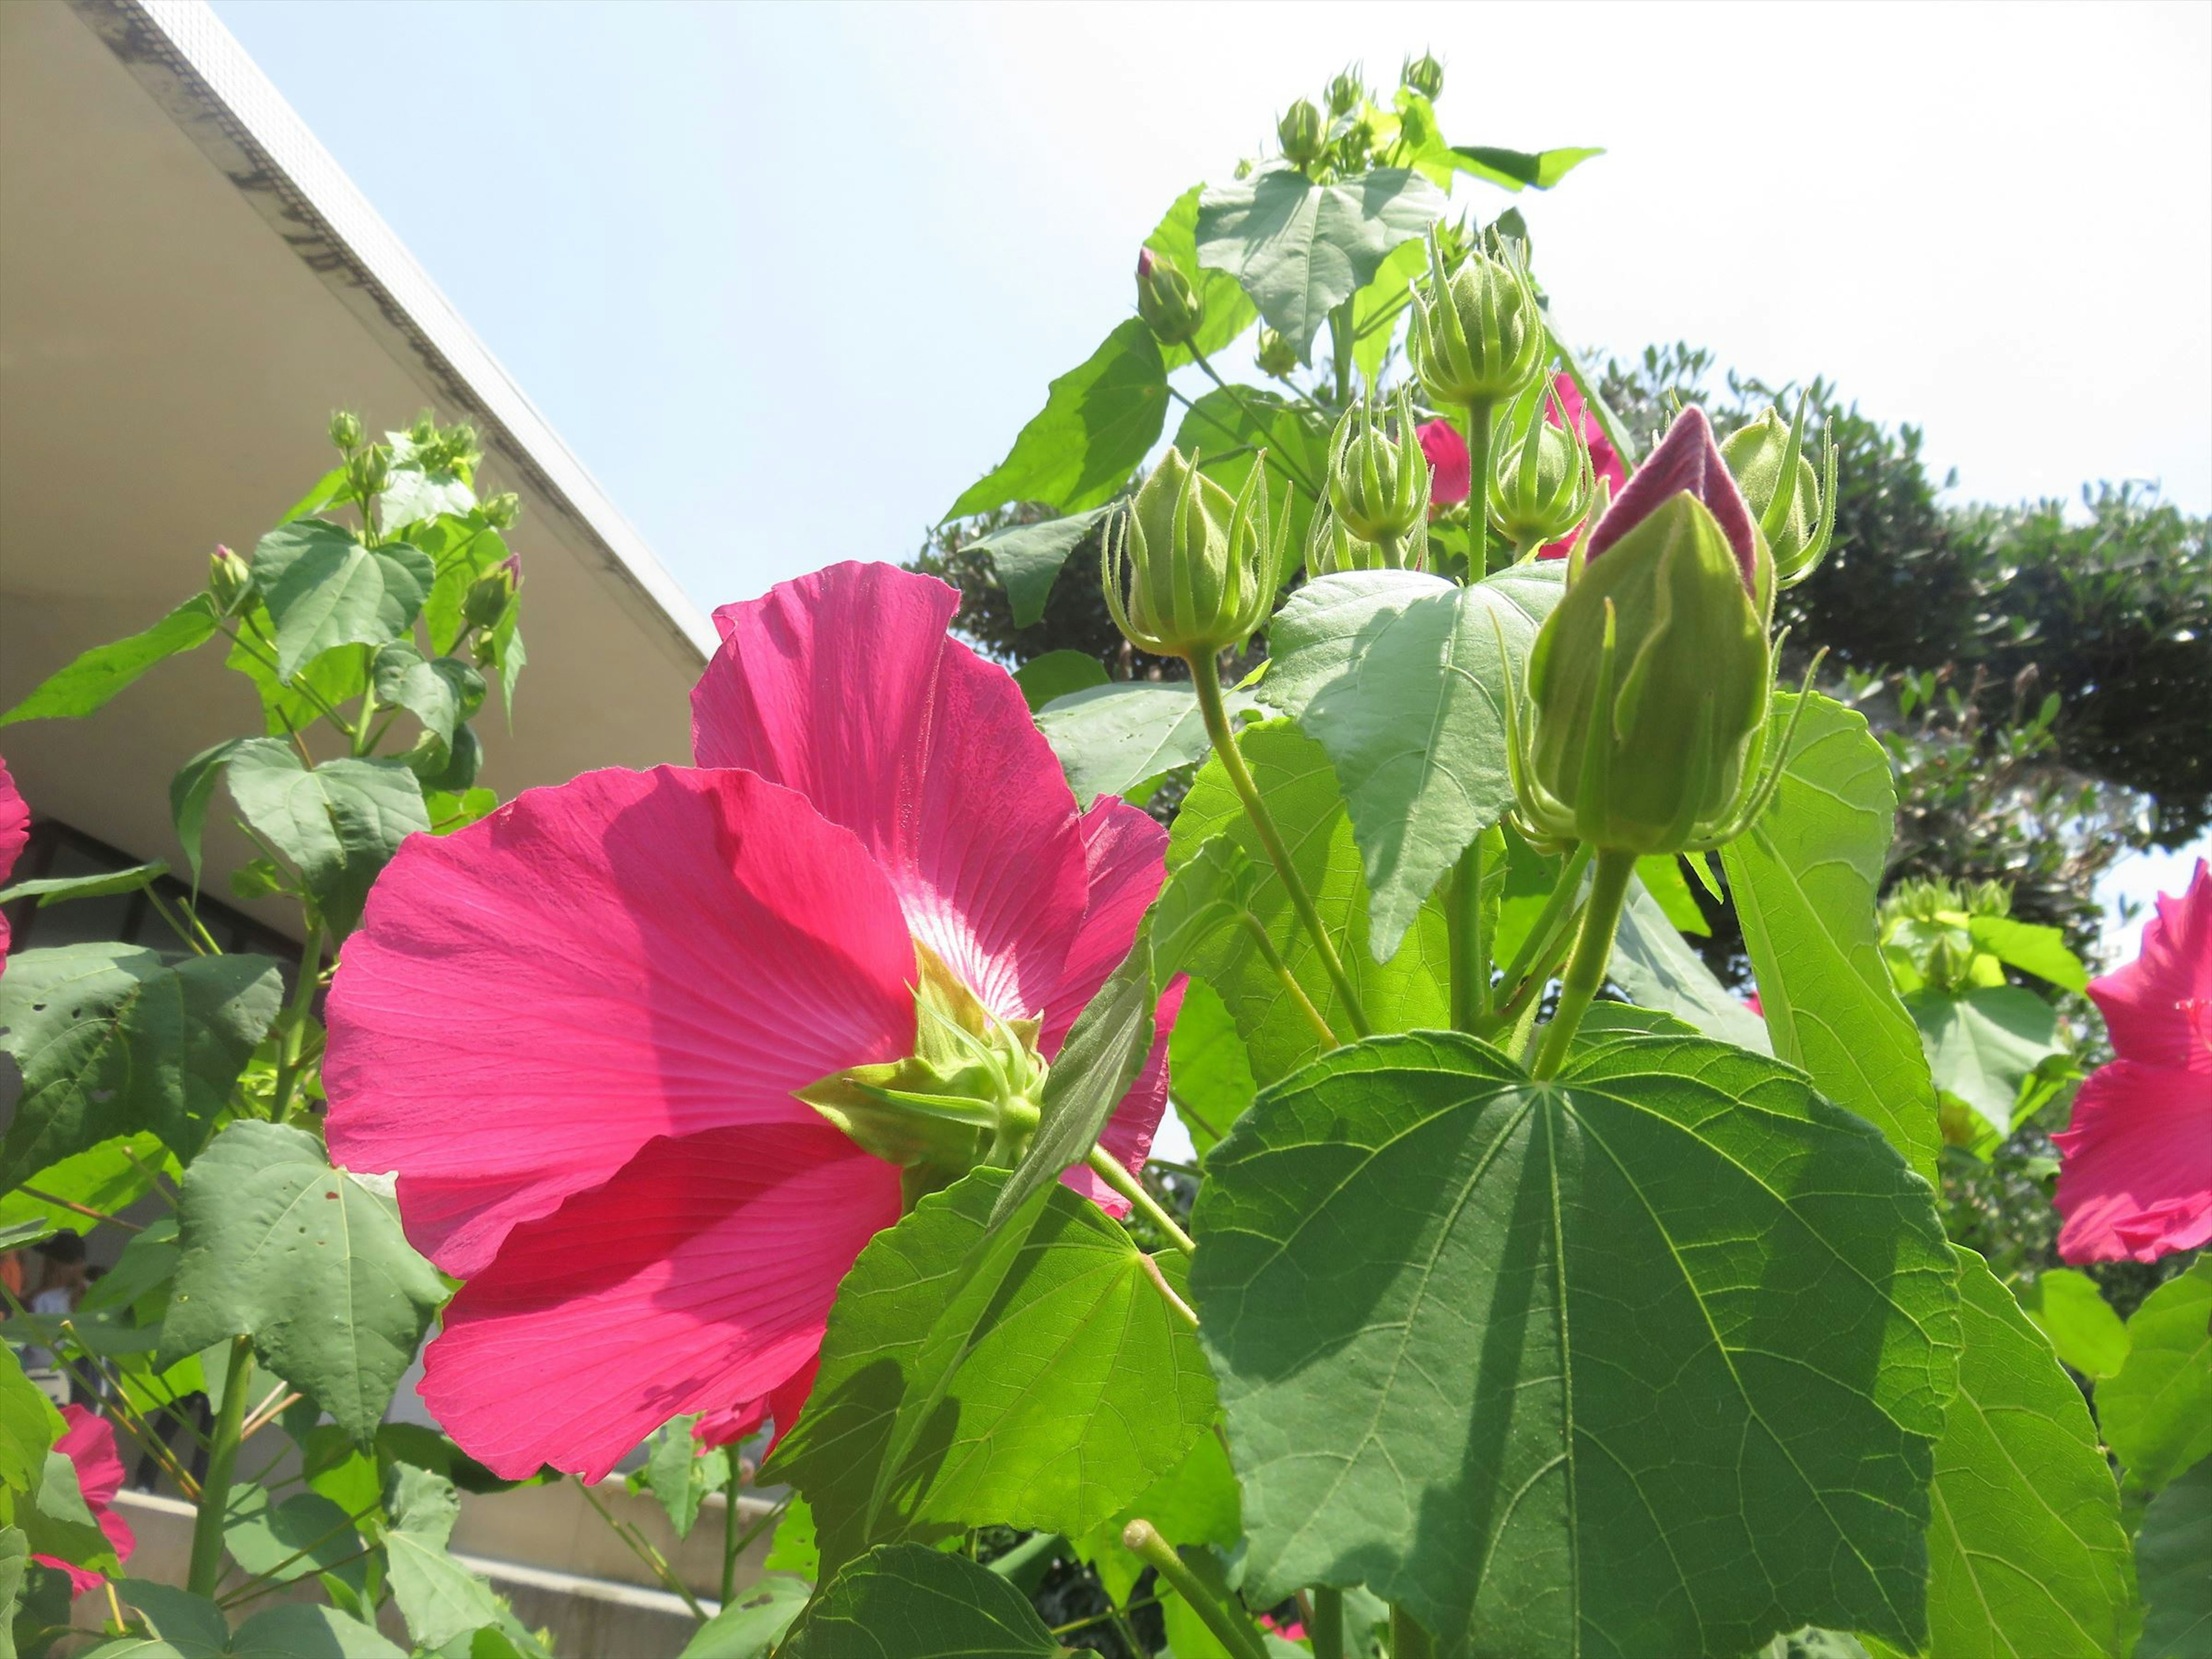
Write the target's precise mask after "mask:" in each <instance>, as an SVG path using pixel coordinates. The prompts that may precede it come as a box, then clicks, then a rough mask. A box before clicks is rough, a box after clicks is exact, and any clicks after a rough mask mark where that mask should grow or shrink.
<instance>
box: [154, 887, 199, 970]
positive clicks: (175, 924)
mask: <svg viewBox="0 0 2212 1659" xmlns="http://www.w3.org/2000/svg"><path fill="white" fill-rule="evenodd" d="M146 896H147V898H148V899H149V901H151V902H152V903H153V906H154V913H155V915H158V916H160V917H161V920H162V921H166V922H167V923H168V924H169V931H170V932H171V933H174V934H175V935H176V936H177V937H178V938H179V939H182V940H184V942H185V945H187V946H188V947H189V948H190V949H191V953H192V954H193V955H194V956H196V957H204V956H206V955H207V954H208V949H207V946H205V945H202V944H201V943H200V942H199V940H198V939H197V938H196V937H194V935H193V933H192V932H191V929H190V928H188V927H185V924H184V923H183V922H181V921H179V920H178V919H177V917H176V915H175V913H174V912H173V911H172V910H171V909H170V908H169V907H168V906H167V904H165V903H163V902H161V895H160V894H159V893H157V892H155V890H153V889H152V888H151V887H150V886H149V887H148V888H147V889H146Z"/></svg>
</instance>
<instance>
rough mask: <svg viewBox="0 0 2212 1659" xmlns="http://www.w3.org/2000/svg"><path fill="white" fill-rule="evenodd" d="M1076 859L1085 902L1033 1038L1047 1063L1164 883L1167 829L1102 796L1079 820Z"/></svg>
mask: <svg viewBox="0 0 2212 1659" xmlns="http://www.w3.org/2000/svg"><path fill="white" fill-rule="evenodd" d="M1080 827H1081V829H1082V831H1083V858H1084V866H1085V876H1086V878H1087V880H1088V883H1089V889H1090V894H1089V896H1090V902H1089V905H1088V907H1087V908H1085V911H1084V913H1083V922H1082V925H1081V926H1080V927H1078V928H1077V929H1076V933H1075V937H1074V938H1073V939H1071V940H1070V941H1069V943H1068V947H1067V961H1066V964H1065V965H1064V966H1063V967H1062V969H1060V983H1059V984H1058V985H1057V986H1055V987H1053V994H1052V997H1051V1000H1049V1001H1048V1002H1047V1003H1046V1004H1045V1011H1044V1030H1042V1032H1041V1033H1040V1034H1039V1036H1038V1041H1039V1042H1040V1043H1041V1045H1042V1048H1043V1050H1044V1054H1045V1057H1046V1058H1047V1059H1048V1060H1049V1059H1050V1058H1051V1057H1052V1056H1053V1055H1054V1054H1058V1053H1059V1052H1060V1043H1061V1042H1063V1041H1065V1040H1066V1036H1067V1028H1068V1027H1069V1026H1071V1025H1073V1024H1075V1017H1076V1016H1077V1015H1078V1014H1079V1013H1081V1012H1083V1006H1084V1004H1085V1003H1087V1002H1089V1001H1090V1000H1091V998H1093V997H1095V996H1097V994H1098V987H1100V986H1102V985H1103V984H1104V983H1105V982H1106V977H1107V975H1109V974H1111V973H1112V972H1113V971H1114V970H1115V969H1116V968H1118V967H1120V966H1121V959H1122V958H1123V957H1126V956H1127V955H1128V954H1129V946H1130V945H1131V944H1132V943H1133V942H1134V940H1135V939H1136V937H1137V924H1138V923H1139V922H1141V921H1143V920H1144V919H1145V912H1146V911H1147V910H1149V909H1150V908H1152V901H1153V900H1154V899H1155V898H1157V897H1158V896H1159V891H1160V884H1161V883H1162V882H1164V881H1165V880H1166V879H1167V850H1168V832H1167V831H1166V830H1165V829H1162V828H1161V827H1160V825H1159V823H1158V822H1157V821H1156V820H1154V819H1153V818H1152V817H1151V816H1150V815H1149V814H1147V813H1144V812H1140V811H1138V810H1137V809H1136V808H1135V807H1133V806H1132V805H1129V804H1128V803H1127V801H1125V800H1123V799H1121V797H1120V796H1118V795H1101V796H1099V798H1098V799H1097V800H1095V801H1093V802H1092V803H1091V810H1090V811H1088V812H1085V814H1084V815H1083V818H1082V821H1081V826H1080Z"/></svg>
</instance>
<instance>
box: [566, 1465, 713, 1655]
mask: <svg viewBox="0 0 2212 1659" xmlns="http://www.w3.org/2000/svg"><path fill="white" fill-rule="evenodd" d="M574 1479H575V1481H576V1490H577V1491H578V1492H581V1493H583V1494H584V1501H585V1502H586V1504H590V1505H591V1506H592V1510H593V1511H594V1512H596V1513H597V1514H598V1516H599V1519H600V1520H602V1521H604V1522H606V1523H607V1529H608V1530H609V1531H610V1532H611V1533H613V1534H614V1535H615V1536H616V1537H617V1538H619V1539H621V1540H622V1541H623V1545H624V1546H625V1547H627V1548H628V1549H629V1553H631V1554H632V1555H635V1557H637V1559H639V1560H641V1561H642V1562H643V1563H644V1564H645V1567H646V1571H648V1572H650V1573H651V1574H652V1575H653V1577H656V1578H658V1579H659V1580H660V1582H661V1583H663V1584H665V1585H666V1586H667V1587H668V1589H670V1590H671V1592H673V1593H674V1594H675V1595H678V1596H679V1597H681V1598H682V1599H683V1602H684V1606H685V1607H689V1608H690V1610H691V1616H692V1617H693V1618H694V1619H696V1620H698V1621H699V1622H700V1623H701V1624H702V1625H703V1624H704V1623H706V1622H707V1609H706V1608H704V1607H701V1606H700V1605H699V1598H698V1597H697V1596H696V1595H692V1594H691V1589H690V1586H689V1585H688V1584H686V1583H684V1581H683V1580H682V1579H681V1578H678V1577H677V1576H676V1574H675V1571H673V1570H672V1569H671V1567H670V1566H669V1565H668V1559H667V1558H666V1557H665V1556H664V1555H662V1554H661V1553H660V1552H659V1550H657V1549H655V1548H653V1545H652V1542H651V1541H649V1540H648V1539H647V1537H646V1536H645V1535H644V1534H642V1533H641V1532H639V1531H638V1529H637V1528H635V1527H633V1526H631V1525H630V1524H629V1522H626V1521H617V1520H616V1519H615V1517H614V1516H611V1515H610V1514H609V1513H608V1512H607V1506H606V1505H605V1504H602V1503H600V1502H599V1494H598V1493H597V1492H593V1491H592V1489H591V1488H590V1487H589V1486H586V1485H585V1484H584V1482H583V1480H582V1477H580V1476H577V1477H574Z"/></svg>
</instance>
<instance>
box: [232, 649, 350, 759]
mask: <svg viewBox="0 0 2212 1659" xmlns="http://www.w3.org/2000/svg"><path fill="white" fill-rule="evenodd" d="M216 629H217V630H218V631H219V632H221V633H222V636H223V637H224V638H225V639H227V640H228V641H230V642H231V643H232V644H233V645H234V646H236V647H238V648H239V649H240V651H243V652H244V653H246V655H247V656H249V657H251V658H252V659H253V660H254V661H256V662H258V663H259V664H260V665H262V666H263V667H264V668H265V669H267V670H268V671H270V673H271V674H273V675H275V676H276V684H279V685H281V686H283V688H284V689H285V690H287V691H296V692H298V693H299V694H300V695H301V696H303V697H305V698H306V699H307V701H308V702H311V703H313V705H314V706H315V708H316V710H317V711H318V712H319V714H321V715H322V717H323V718H324V719H325V720H328V721H329V722H330V723H331V725H332V726H336V727H337V729H338V730H339V731H340V732H343V734H344V736H345V738H346V740H347V741H348V742H349V743H350V742H351V741H352V740H353V735H354V732H353V726H351V725H350V724H349V722H348V721H347V720H346V719H345V717H344V716H343V715H342V714H339V713H338V711H337V709H335V708H332V707H331V705H330V704H329V703H327V702H324V701H323V696H322V693H320V692H319V691H318V690H315V688H314V687H313V686H312V685H308V684H306V683H304V682H302V683H301V684H296V685H295V684H293V682H292V680H291V679H288V678H285V676H284V675H283V673H282V672H281V671H279V670H278V668H277V666H276V660H275V659H273V658H270V657H264V656H263V655H262V654H261V653H259V652H258V651H257V650H255V649H254V648H253V647H252V646H250V645H248V644H247V643H246V641H245V640H244V639H243V638H241V637H240V635H239V633H238V630H237V629H232V628H224V627H223V626H222V623H216ZM295 678H296V677H295ZM297 735H298V734H297V733H296V732H295V733H294V736H295V738H296V737H297ZM311 764H312V763H311Z"/></svg>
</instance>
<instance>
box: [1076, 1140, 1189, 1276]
mask: <svg viewBox="0 0 2212 1659" xmlns="http://www.w3.org/2000/svg"><path fill="white" fill-rule="evenodd" d="M1089 1163H1090V1164H1091V1169H1092V1170H1094V1171H1096V1172H1097V1176H1098V1178H1099V1179H1100V1180H1101V1181H1103V1182H1105V1183H1106V1184H1107V1185H1108V1186H1109V1187H1111V1188H1113V1189H1114V1190H1115V1192H1117V1193H1119V1194H1121V1196H1122V1197H1124V1198H1126V1199H1127V1200H1129V1202H1130V1204H1131V1205H1132V1206H1134V1207H1135V1209H1136V1211H1137V1212H1138V1213H1139V1214H1140V1215H1142V1216H1143V1217H1144V1218H1145V1219H1146V1220H1147V1221H1149V1222H1151V1223H1152V1225H1154V1226H1155V1227H1158V1229H1159V1230H1160V1231H1162V1232H1164V1233H1165V1234H1166V1235H1167V1236H1168V1242H1169V1243H1171V1244H1173V1245H1174V1246H1175V1247H1176V1249H1178V1250H1181V1251H1182V1253H1183V1254H1184V1255H1189V1254H1190V1253H1191V1252H1192V1251H1194V1250H1195V1249H1197V1248H1198V1246H1197V1245H1196V1244H1195V1243H1193V1242H1192V1239H1191V1236H1190V1235H1189V1234H1188V1233H1187V1232H1185V1231H1183V1230H1182V1224H1180V1223H1179V1222H1177V1221H1176V1218H1174V1217H1173V1216H1171V1215H1170V1214H1169V1213H1168V1212H1167V1211H1166V1210H1165V1209H1164V1208H1163V1207H1162V1206H1161V1204H1160V1201H1159V1200H1158V1199H1157V1198H1154V1197H1153V1196H1152V1194H1150V1193H1149V1192H1147V1191H1146V1190H1145V1183H1144V1182H1141V1181H1139V1180H1138V1179H1137V1177H1136V1176H1133V1175H1132V1174H1130V1173H1129V1171H1128V1170H1127V1168H1126V1167H1124V1165H1123V1164H1122V1163H1121V1159H1120V1158H1116V1157H1115V1156H1114V1154H1113V1153H1111V1152H1108V1151H1107V1150H1106V1149H1105V1148H1104V1147H1103V1146H1093V1147H1092V1148H1091V1157H1090V1159H1089Z"/></svg>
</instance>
